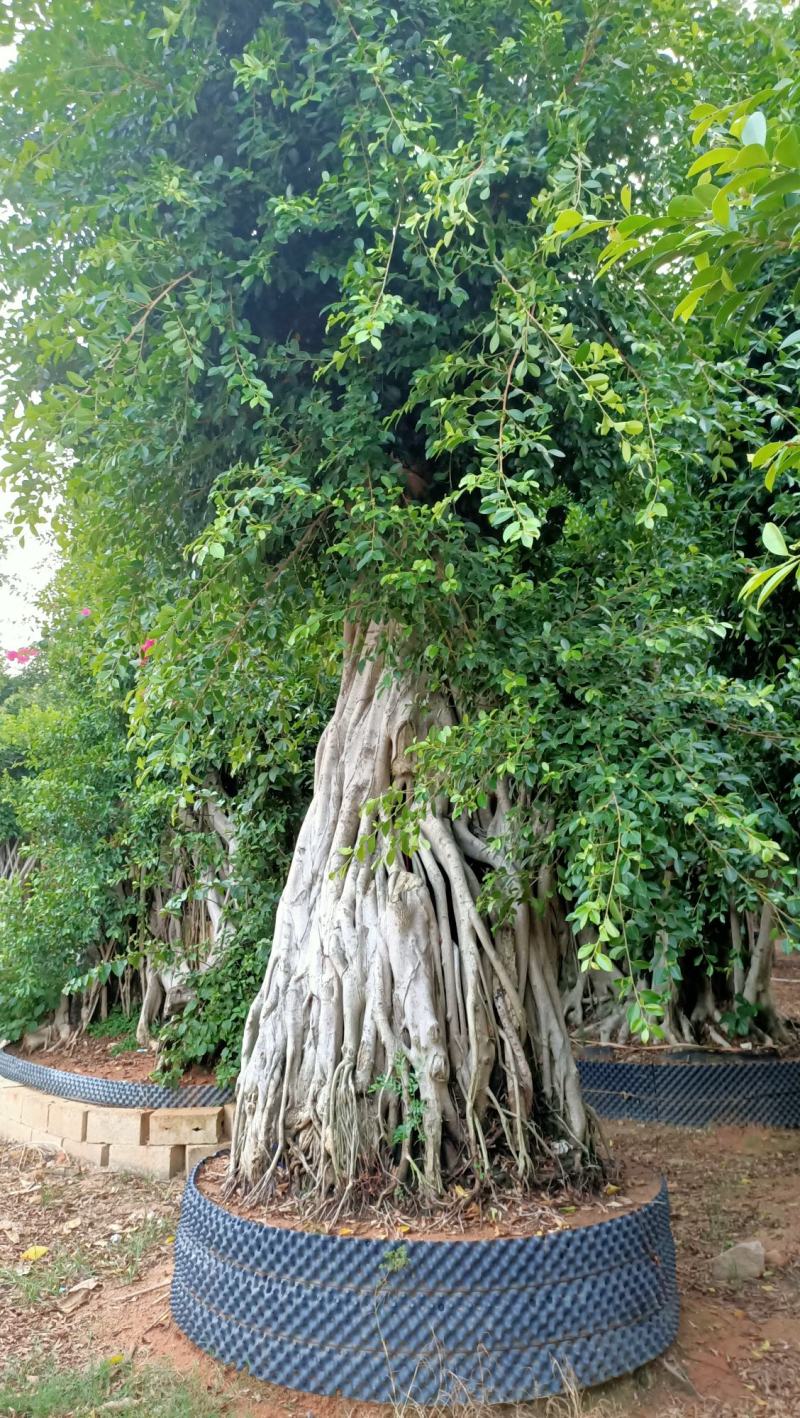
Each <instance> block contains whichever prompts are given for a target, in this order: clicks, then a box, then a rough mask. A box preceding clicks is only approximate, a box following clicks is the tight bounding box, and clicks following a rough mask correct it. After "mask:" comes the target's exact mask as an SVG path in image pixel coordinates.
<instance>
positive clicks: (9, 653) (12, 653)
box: [6, 650, 19, 660]
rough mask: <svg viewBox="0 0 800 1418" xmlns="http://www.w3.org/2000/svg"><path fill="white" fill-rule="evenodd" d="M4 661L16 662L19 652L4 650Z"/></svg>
mask: <svg viewBox="0 0 800 1418" xmlns="http://www.w3.org/2000/svg"><path fill="white" fill-rule="evenodd" d="M6 659H7V660H18V659H19V651H18V650H6Z"/></svg>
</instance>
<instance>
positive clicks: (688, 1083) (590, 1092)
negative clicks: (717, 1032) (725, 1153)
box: [578, 1048, 800, 1128]
mask: <svg viewBox="0 0 800 1418" xmlns="http://www.w3.org/2000/svg"><path fill="white" fill-rule="evenodd" d="M603 1053H604V1051H602V1050H600V1049H599V1048H596V1049H591V1050H590V1049H587V1050H586V1052H585V1055H584V1057H582V1058H581V1059H579V1061H578V1071H579V1073H580V1079H581V1087H582V1089H583V1096H584V1098H585V1100H586V1102H587V1103H588V1104H589V1106H590V1107H592V1108H594V1110H595V1112H596V1113H597V1114H598V1115H599V1116H600V1117H601V1118H620V1119H623V1118H624V1119H628V1120H630V1121H631V1122H639V1123H670V1124H673V1125H674V1126H676V1127H695V1128H700V1127H708V1126H709V1125H710V1124H712V1123H725V1124H728V1125H738V1126H740V1127H743V1126H746V1125H748V1124H755V1125H760V1126H761V1127H775V1128H797V1127H800V1059H780V1058H774V1057H772V1058H770V1057H766V1056H764V1055H755V1056H750V1057H748V1056H747V1055H746V1054H733V1055H731V1054H709V1053H700V1052H698V1051H696V1050H695V1051H694V1052H692V1051H690V1050H689V1051H687V1052H686V1053H685V1054H684V1055H683V1056H681V1054H680V1053H679V1052H676V1054H675V1056H674V1058H672V1057H669V1056H667V1057H664V1056H663V1055H662V1061H660V1062H658V1063H656V1062H655V1061H654V1062H653V1063H648V1062H647V1061H643V1062H642V1061H636V1062H630V1063H628V1062H626V1061H625V1060H624V1059H622V1060H620V1059H616V1058H613V1057H611V1058H609V1057H607V1056H606V1057H603Z"/></svg>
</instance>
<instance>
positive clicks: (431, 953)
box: [231, 627, 591, 1194]
mask: <svg viewBox="0 0 800 1418" xmlns="http://www.w3.org/2000/svg"><path fill="white" fill-rule="evenodd" d="M378 640H379V632H378V629H377V628H376V627H371V628H370V630H369V631H368V632H367V634H366V636H359V634H358V632H357V631H355V630H352V631H351V632H350V634H349V638H348V646H347V655H346V660H345V666H344V671H343V676H342V684H341V689H340V693H339V699H338V702H337V705H336V709H335V712H334V715H333V718H332V719H331V721H330V723H329V724H328V726H327V727H326V729H325V731H324V733H323V735H322V738H321V740H320V743H319V747H318V750H317V757H316V771H315V782H314V794H313V798H312V802H311V805H310V807H309V810H308V813H307V815H306V818H305V821H304V823H303V826H302V828H301V830H300V834H299V837H298V840H297V846H296V849H295V853H294V857H293V860H292V864H291V867H290V871H289V875H288V878H287V882H286V886H285V889H284V891H283V895H282V897H281V901H280V904H279V907H278V912H277V917H276V923H275V933H274V939H273V945H272V951H271V954H270V959H269V964H268V967H267V971H266V975H265V978H264V982H263V984H262V987H261V989H260V991H259V993H258V995H257V997H256V999H255V1000H254V1002H253V1005H252V1007H251V1009H250V1014H249V1017H248V1021H247V1025H246V1029H245V1035H244V1042H243V1049H242V1068H241V1074H240V1079H239V1085H238V1094H237V1099H238V1106H237V1110H236V1119H235V1125H234V1137H233V1146H232V1155H231V1184H232V1185H234V1184H240V1185H241V1186H242V1187H243V1188H244V1189H246V1190H248V1191H254V1192H256V1193H257V1194H264V1193H265V1192H266V1190H267V1188H268V1186H269V1184H270V1181H271V1179H272V1177H273V1176H274V1174H275V1171H276V1169H277V1168H278V1167H280V1166H282V1165H288V1166H289V1167H290V1168H291V1169H292V1170H293V1171H294V1172H295V1173H296V1174H297V1176H298V1178H300V1177H302V1178H303V1179H304V1181H305V1183H306V1184H311V1185H313V1186H314V1187H315V1188H316V1189H318V1190H319V1191H321V1192H326V1191H329V1190H335V1191H340V1192H346V1190H347V1188H348V1187H349V1186H350V1185H351V1184H352V1183H353V1181H354V1180H355V1179H356V1178H357V1177H359V1176H362V1175H364V1174H367V1173H375V1172H376V1170H377V1171H380V1170H382V1171H383V1172H384V1173H386V1174H387V1175H388V1176H389V1177H392V1176H393V1177H394V1178H395V1179H396V1180H399V1181H406V1180H407V1179H409V1177H410V1176H411V1175H414V1176H416V1178H417V1180H421V1181H422V1182H424V1184H425V1185H426V1186H427V1187H428V1188H430V1189H432V1190H433V1191H434V1192H436V1191H439V1190H440V1188H441V1187H442V1184H443V1180H446V1179H447V1177H448V1175H449V1174H451V1173H452V1172H453V1170H454V1169H455V1168H456V1167H457V1166H459V1165H461V1164H462V1163H463V1162H464V1160H466V1161H467V1162H468V1163H471V1165H472V1168H473V1170H474V1172H475V1173H476V1174H478V1175H480V1174H482V1173H484V1172H485V1171H486V1170H487V1169H488V1168H489V1167H490V1166H491V1165H493V1164H494V1162H495V1161H496V1160H497V1159H498V1158H501V1159H503V1160H504V1161H505V1163H506V1164H507V1165H510V1166H513V1167H514V1168H515V1169H516V1172H517V1174H518V1175H519V1176H520V1177H521V1178H527V1177H529V1176H530V1175H531V1174H532V1172H533V1171H534V1169H535V1166H536V1163H537V1162H538V1161H540V1160H541V1158H542V1156H543V1155H545V1154H548V1153H549V1155H550V1156H551V1157H552V1156H553V1155H554V1154H555V1155H556V1156H559V1157H560V1158H561V1159H562V1161H563V1162H565V1163H569V1162H571V1163H572V1164H573V1165H575V1166H578V1165H580V1164H581V1163H582V1162H583V1161H584V1160H585V1159H586V1158H587V1156H588V1155H589V1153H590V1152H591V1146H590V1139H589V1126H588V1123H587V1117H586V1113H585V1110H584V1107H583V1103H582V1101H581V1097H580V1090H579V1086H578V1081H577V1072H576V1068H575V1064H574V1062H573V1059H572V1054H571V1051H570V1048H569V1040H568V1037H567V1032H566V1026H565V1022H564V1016H563V1011H562V1008H561V1002H560V999H559V994H558V987H557V981H556V975H555V969H554V961H553V957H552V955H551V953H550V952H549V950H548V945H547V941H546V939H545V934H544V932H543V929H542V925H541V922H540V921H539V918H538V916H537V915H536V914H535V913H533V912H531V910H530V909H529V907H528V906H527V905H525V904H521V905H519V906H518V907H517V908H516V914H515V916H514V917H512V919H511V920H510V921H509V922H507V923H506V924H504V925H503V926H501V927H498V926H497V925H496V924H495V923H494V922H493V921H492V920H491V919H489V918H487V916H486V915H485V914H482V913H481V911H480V910H479V909H478V906H477V904H476V899H477V897H478V894H479V878H480V876H481V874H483V873H485V871H486V870H487V869H502V870H505V871H506V872H507V873H508V875H509V876H511V877H513V868H512V866H511V865H510V864H509V863H508V862H506V861H505V860H504V859H503V858H502V857H501V855H500V854H498V853H497V851H496V850H492V849H491V848H490V847H489V845H488V841H489V839H492V838H500V839H501V840H502V838H503V835H504V822H505V819H506V813H507V806H508V805H507V803H506V802H505V801H504V800H503V798H502V794H500V795H499V796H498V800H497V806H496V810H495V813H494V819H493V821H492V822H491V823H489V824H486V823H484V824H483V825H481V824H479V823H478V822H473V821H466V820H463V821H460V822H454V821H453V820H452V818H451V817H450V815H449V808H448V804H447V803H446V802H443V801H439V802H435V803H431V804H429V805H428V807H427V810H426V811H425V813H424V815H423V817H422V820H421V822H420V835H419V841H418V844H417V846H416V849H415V850H413V851H410V854H409V855H406V856H403V855H401V854H400V853H399V852H398V853H397V855H396V856H395V857H394V858H393V859H392V860H389V858H390V855H391V854H390V853H389V852H387V851H386V850H385V849H386V846H387V843H386V841H385V840H383V839H382V838H381V836H380V834H379V833H378V834H377V836H376V812H377V809H376V807H375V800H376V799H379V798H381V795H383V794H386V793H387V791H388V790H389V789H394V790H395V791H398V790H399V792H400V793H401V794H402V795H403V797H404V798H405V800H406V801H408V802H411V801H412V799H413V790H414V789H413V779H414V767H413V756H412V755H410V754H409V752H408V750H409V746H410V745H411V744H412V743H413V742H414V741H417V740H419V739H421V738H424V736H425V735H426V734H427V732H428V731H429V729H430V727H431V726H432V724H433V723H439V724H444V723H446V722H448V718H449V715H448V712H447V710H446V708H445V706H444V705H443V704H438V705H435V706H433V707H430V706H429V707H428V709H427V710H426V711H425V713H424V714H423V712H422V711H421V709H420V703H421V696H420V692H419V689H420V687H419V685H417V684H415V683H413V682H410V681H409V680H404V679H402V678H397V677H393V676H392V675H390V674H387V673H386V671H385V669H384V666H383V664H382V662H381V659H380V657H379V654H378ZM370 804H371V805H372V806H369V805H370Z"/></svg>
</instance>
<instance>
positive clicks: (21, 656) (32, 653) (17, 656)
mask: <svg viewBox="0 0 800 1418" xmlns="http://www.w3.org/2000/svg"><path fill="white" fill-rule="evenodd" d="M38 653H39V651H38V650H37V649H36V646H35V645H23V646H22V647H21V648H20V649H19V650H6V659H7V660H16V661H17V663H18V664H20V665H27V663H28V661H29V660H33V659H35V658H36V656H37V655H38Z"/></svg>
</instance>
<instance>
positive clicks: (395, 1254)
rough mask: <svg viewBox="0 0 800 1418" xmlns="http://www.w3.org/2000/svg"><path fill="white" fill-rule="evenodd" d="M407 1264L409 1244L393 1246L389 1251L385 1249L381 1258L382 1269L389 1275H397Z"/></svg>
mask: <svg viewBox="0 0 800 1418" xmlns="http://www.w3.org/2000/svg"><path fill="white" fill-rule="evenodd" d="M407 1265H408V1246H407V1245H405V1244H402V1245H399V1246H392V1247H391V1248H390V1249H389V1250H388V1251H384V1253H383V1258H382V1260H381V1270H383V1271H385V1272H386V1274H387V1275H396V1274H397V1272H398V1271H399V1270H404V1269H405V1267H406V1266H407Z"/></svg>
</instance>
